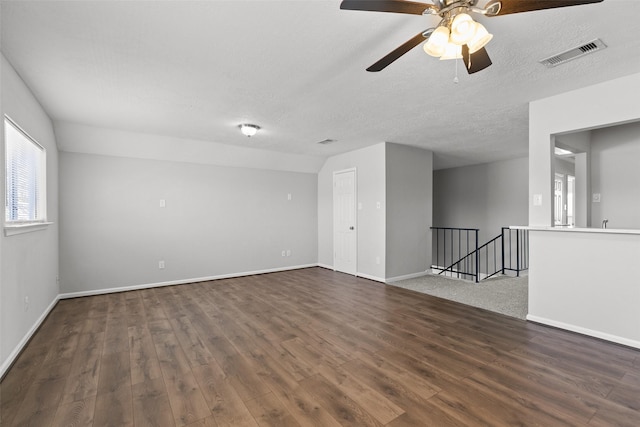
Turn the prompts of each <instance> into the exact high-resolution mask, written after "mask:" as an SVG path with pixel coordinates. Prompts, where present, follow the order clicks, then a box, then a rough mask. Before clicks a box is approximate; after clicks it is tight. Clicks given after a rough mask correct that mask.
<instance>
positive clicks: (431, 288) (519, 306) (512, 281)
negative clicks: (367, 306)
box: [390, 274, 529, 319]
mask: <svg viewBox="0 0 640 427" xmlns="http://www.w3.org/2000/svg"><path fill="white" fill-rule="evenodd" d="M390 285H392V286H399V287H401V288H405V289H411V290H413V291H416V292H421V293H423V294H429V295H433V296H436V297H440V298H445V299H448V300H452V301H457V302H460V303H462V304H467V305H471V306H474V307H480V308H484V309H486V310H491V311H495V312H496V313H501V314H505V315H507V316H511V317H516V318H518V319H525V318H526V315H527V307H528V296H529V295H528V277H527V276H524V277H507V276H500V277H494V278H491V279H488V280H484V281H482V282H480V283H474V282H469V281H466V280H459V279H452V278H448V277H443V276H438V275H434V274H429V275H427V276H422V277H417V278H415V279H408V280H401V281H399V282H394V283H390Z"/></svg>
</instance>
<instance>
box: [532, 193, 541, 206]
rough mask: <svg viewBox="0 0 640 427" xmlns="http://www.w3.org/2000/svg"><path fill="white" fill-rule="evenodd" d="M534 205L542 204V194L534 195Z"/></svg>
mask: <svg viewBox="0 0 640 427" xmlns="http://www.w3.org/2000/svg"><path fill="white" fill-rule="evenodd" d="M533 206H542V194H534V195H533Z"/></svg>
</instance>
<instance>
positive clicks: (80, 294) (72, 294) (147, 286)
mask: <svg viewBox="0 0 640 427" xmlns="http://www.w3.org/2000/svg"><path fill="white" fill-rule="evenodd" d="M309 267H318V264H304V265H295V266H291V267H280V268H269V269H266V270H256V271H246V272H242V273H231V274H220V275H217V276H208V277H196V278H192V279H181V280H172V281H169V282H158V283H147V284H143V285H132V286H121V287H117V288H107V289H96V290H93V291H80V292H68V293H64V294H60V295H58V297H59V298H60V299H68V298H78V297H88V296H93V295H104V294H112V293H116V292H127V291H136V290H140V289H150V288H159V287H162V286H173V285H186V284H188V283H197V282H208V281H210V280H219V279H231V278H235V277H244V276H253V275H256V274H265V273H277V272H280V271H289V270H300V269H302V268H309Z"/></svg>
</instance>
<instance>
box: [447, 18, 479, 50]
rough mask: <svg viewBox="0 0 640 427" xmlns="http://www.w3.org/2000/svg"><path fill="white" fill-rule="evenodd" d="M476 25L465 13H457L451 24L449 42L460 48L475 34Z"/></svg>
mask: <svg viewBox="0 0 640 427" xmlns="http://www.w3.org/2000/svg"><path fill="white" fill-rule="evenodd" d="M477 27H478V24H477V23H476V22H475V21H474V20H473V18H471V16H469V15H468V14H466V13H459V14H457V15H456V17H455V18H453V22H451V38H450V40H451V42H452V43H455V44H457V45H460V46H462V45H463V44H467V42H468V41H469V40H471V39H473V37H474V36H475V34H476V30H477Z"/></svg>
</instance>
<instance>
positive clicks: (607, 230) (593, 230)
mask: <svg viewBox="0 0 640 427" xmlns="http://www.w3.org/2000/svg"><path fill="white" fill-rule="evenodd" d="M509 228H510V229H512V230H529V231H554V232H561V233H595V234H636V235H637V234H640V230H637V229H636V230H634V229H622V228H580V227H548V226H528V225H517V226H510V227H509Z"/></svg>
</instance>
